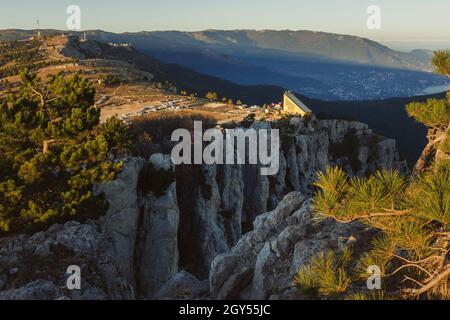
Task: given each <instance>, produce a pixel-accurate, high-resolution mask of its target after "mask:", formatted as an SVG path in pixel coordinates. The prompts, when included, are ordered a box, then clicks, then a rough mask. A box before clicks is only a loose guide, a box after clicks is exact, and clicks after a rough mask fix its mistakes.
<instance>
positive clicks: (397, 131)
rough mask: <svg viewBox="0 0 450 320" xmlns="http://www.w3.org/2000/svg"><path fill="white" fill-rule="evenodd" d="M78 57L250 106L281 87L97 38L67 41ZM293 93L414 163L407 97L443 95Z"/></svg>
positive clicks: (420, 137)
mask: <svg viewBox="0 0 450 320" xmlns="http://www.w3.org/2000/svg"><path fill="white" fill-rule="evenodd" d="M70 52H71V53H72V54H74V53H75V54H76V55H77V56H78V57H80V55H82V57H81V58H95V59H113V60H123V61H127V62H129V63H131V64H133V65H135V66H136V67H137V68H138V69H141V70H144V71H147V72H150V73H152V74H153V75H154V76H155V77H156V79H157V80H160V81H165V80H167V81H170V82H172V83H174V84H175V85H176V86H177V87H178V88H182V89H187V90H189V92H197V93H199V95H200V96H204V94H205V93H206V92H208V91H215V92H217V93H218V94H219V96H221V97H222V96H226V97H231V98H233V99H235V100H237V99H241V100H243V101H244V102H245V103H249V104H263V103H267V102H275V101H279V100H280V99H281V97H282V95H283V91H284V89H283V88H282V87H277V86H267V85H254V86H243V85H239V84H235V83H232V82H230V81H227V80H223V79H220V78H217V77H213V76H209V75H205V74H201V73H198V72H195V71H193V70H191V69H188V68H185V67H181V66H179V65H176V64H167V63H164V62H161V61H159V60H158V59H154V58H152V57H150V56H148V55H144V54H142V53H140V52H139V51H137V50H136V49H135V48H133V47H121V46H109V45H107V44H104V43H102V42H97V41H87V42H81V43H79V42H71V45H70V47H68V48H67V52H65V53H66V54H69V55H70ZM297 96H298V97H299V98H300V99H301V100H302V101H303V102H304V103H305V104H306V105H308V106H309V107H310V108H311V109H312V110H313V112H314V113H315V114H316V115H317V116H318V117H321V118H337V119H346V120H356V121H361V122H364V123H367V124H369V126H370V127H371V128H373V129H374V131H375V132H377V133H379V134H382V135H383V136H386V137H390V138H394V139H396V140H397V141H398V146H399V150H400V152H401V155H402V156H403V157H405V159H406V160H407V161H408V163H409V165H411V166H412V165H413V164H414V163H415V162H416V160H417V159H418V157H419V155H420V153H421V152H422V150H423V148H424V146H425V145H426V142H427V139H426V128H425V126H423V125H422V124H420V123H418V122H416V121H414V120H413V119H411V118H409V117H408V115H407V114H406V111H405V106H406V104H408V103H409V102H412V101H425V100H426V99H428V98H442V97H443V96H444V94H443V93H442V94H436V95H427V96H417V97H407V98H394V99H387V100H371V101H321V100H317V99H311V98H309V97H306V96H302V95H301V94H299V93H297Z"/></svg>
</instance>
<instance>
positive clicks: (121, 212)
mask: <svg viewBox="0 0 450 320" xmlns="http://www.w3.org/2000/svg"><path fill="white" fill-rule="evenodd" d="M283 121H284V122H283ZM268 126H272V128H276V127H277V128H280V130H281V142H282V143H281V146H280V148H281V149H280V170H279V172H278V174H277V175H276V176H271V177H270V176H269V177H268V176H261V175H260V174H259V173H260V170H259V169H260V168H259V166H257V165H181V166H177V167H176V168H173V167H172V164H171V161H170V156H168V155H162V154H155V155H152V157H151V158H150V159H149V160H148V161H147V160H145V159H142V158H128V159H125V161H124V169H123V171H122V172H121V174H120V175H119V177H118V179H117V180H115V181H112V182H109V183H106V184H103V185H101V186H99V187H97V188H96V190H95V191H96V192H103V193H105V195H106V198H107V199H108V201H109V203H110V208H109V210H108V212H107V214H106V215H105V216H104V217H102V218H100V219H99V220H98V221H90V222H88V223H85V224H80V223H76V222H69V223H67V224H65V225H64V226H59V225H57V226H54V227H52V228H50V229H49V230H47V231H46V232H42V233H39V234H37V235H34V236H32V237H30V236H25V235H19V236H16V237H12V238H6V239H1V240H0V290H3V291H0V299H6V298H14V297H16V298H26V299H28V298H36V299H43V298H49V299H59V298H64V299H65V298H70V299H101V298H119V299H134V298H147V299H155V298H161V299H165V298H170V297H172V298H198V297H202V298H205V297H212V298H219V299H228V298H251V299H262V298H293V297H295V294H294V293H296V291H292V290H290V281H291V280H292V274H293V273H295V271H296V270H297V269H298V267H299V266H301V265H302V264H303V263H305V262H306V260H307V259H308V258H309V257H310V256H311V255H313V254H314V253H316V252H317V251H319V250H322V249H325V248H328V247H334V246H336V245H338V244H339V243H343V242H346V241H348V240H349V239H353V238H355V239H361V237H364V236H365V232H366V231H364V230H363V229H362V228H361V227H360V226H355V225H348V226H340V225H338V224H336V223H332V222H324V223H322V224H320V225H313V224H312V223H311V209H310V201H309V200H307V199H308V198H310V196H311V194H312V182H313V179H314V176H315V174H316V172H317V171H320V170H323V169H325V168H326V166H327V165H333V164H339V165H341V166H343V167H344V168H345V169H346V170H347V171H348V172H349V173H350V174H354V175H363V174H366V173H370V172H373V171H374V170H376V169H378V168H381V167H383V168H387V169H399V170H400V171H402V172H405V171H406V170H407V169H406V165H405V164H404V163H403V162H402V161H400V160H399V157H398V154H397V151H396V147H395V141H393V140H390V139H386V138H382V137H379V136H377V135H375V134H373V133H372V131H371V130H370V129H369V128H368V127H367V126H366V125H364V124H362V123H359V122H349V121H343V120H324V121H318V120H316V119H314V118H313V119H309V120H308V119H299V118H291V119H287V120H282V121H280V122H279V123H267V122H256V123H254V124H253V125H252V127H253V128H264V127H268ZM283 198H284V200H283V201H281V200H282V199H283ZM280 201H281V202H280ZM265 212H268V213H265ZM248 231H250V232H248ZM368 232H369V231H368ZM369 233H370V232H369ZM243 234H244V235H243ZM38 257H39V259H38ZM61 257H63V258H61ZM35 260H38V261H41V263H42V265H41V266H40V267H36V265H35V264H34V263H33V264H32V263H30V261H35ZM72 264H75V265H79V266H80V267H81V268H82V270H83V274H82V277H83V288H82V290H81V292H78V291H68V290H67V289H65V278H66V277H67V275H66V274H65V270H66V268H67V266H69V265H72ZM211 266H212V267H211ZM183 270H184V271H183ZM83 275H84V276H83ZM208 278H209V282H210V289H211V292H210V293H209V292H208V291H209V290H208V288H207V287H208V285H207V281H205V280H207V279H208ZM180 290H181V291H183V292H184V293H183V294H180V293H179V292H178V291H180ZM177 292H178V293H177ZM291 294H294V295H291Z"/></svg>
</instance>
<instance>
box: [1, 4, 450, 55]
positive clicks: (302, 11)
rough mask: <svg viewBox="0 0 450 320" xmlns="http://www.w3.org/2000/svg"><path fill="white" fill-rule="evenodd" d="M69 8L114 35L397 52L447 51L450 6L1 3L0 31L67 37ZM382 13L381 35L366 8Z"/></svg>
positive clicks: (88, 25)
mask: <svg viewBox="0 0 450 320" xmlns="http://www.w3.org/2000/svg"><path fill="white" fill-rule="evenodd" d="M69 5H78V6H79V7H80V8H81V23H82V25H81V28H82V29H84V30H87V29H102V30H106V31H112V32H135V31H154V30H180V31H200V30H206V29H227V30H230V29H257V30H264V29H275V30H285V29H289V30H313V31H324V32H334V33H341V34H351V35H358V36H363V37H368V38H371V39H373V40H376V41H380V42H383V43H386V44H390V45H392V46H394V47H397V48H401V47H405V49H407V48H408V47H410V46H414V47H421V48H430V49H435V48H436V47H442V46H443V45H444V44H446V45H447V47H450V1H449V0H313V1H311V0H164V1H162V0H120V1H116V0H95V1H94V0H90V1H88V0H71V1H67V0H15V1H11V0H0V29H11V28H19V29H35V28H36V17H39V19H40V23H41V28H53V29H62V30H66V29H67V26H66V20H67V18H68V17H69V15H68V14H67V13H66V9H67V7H68V6H69ZM370 5H376V6H378V7H379V8H380V9H381V29H379V30H370V29H368V27H367V23H366V22H367V19H368V18H369V15H368V14H367V12H366V11H367V8H368V7H369V6H370Z"/></svg>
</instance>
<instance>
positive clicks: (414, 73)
mask: <svg viewBox="0 0 450 320" xmlns="http://www.w3.org/2000/svg"><path fill="white" fill-rule="evenodd" d="M87 34H88V36H89V37H92V38H95V39H97V40H101V41H106V42H110V41H111V42H119V43H131V44H133V45H134V46H136V48H138V49H139V50H140V51H142V52H144V53H146V54H149V55H152V56H154V57H156V58H158V59H160V60H162V61H164V62H167V63H176V64H179V65H183V66H185V67H188V68H190V69H193V70H195V71H197V72H201V73H205V74H209V75H212V76H216V77H220V78H223V79H226V80H229V81H232V82H235V83H238V84H242V85H256V84H270V85H276V86H282V87H285V88H288V89H291V90H294V91H297V92H301V93H302V94H303V95H305V96H308V97H312V98H316V99H321V100H376V99H385V98H391V97H406V96H413V95H418V94H423V93H424V90H426V89H428V88H429V87H437V86H442V85H445V84H446V83H448V80H447V79H444V78H443V77H440V76H438V75H435V74H432V73H428V72H422V71H423V70H427V71H429V70H431V67H430V64H429V61H430V57H427V54H424V52H422V51H417V52H414V53H413V54H408V53H402V52H397V51H394V50H391V49H389V48H388V47H385V46H383V45H381V44H378V43H376V42H374V41H371V40H368V39H363V38H359V37H354V36H345V35H336V34H329V33H323V32H310V31H296V32H294V31H252V30H236V31H218V30H207V31H202V32H191V33H189V32H178V31H166V32H139V33H123V34H113V33H108V32H103V31H89V32H87Z"/></svg>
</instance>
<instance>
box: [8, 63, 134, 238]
mask: <svg viewBox="0 0 450 320" xmlns="http://www.w3.org/2000/svg"><path fill="white" fill-rule="evenodd" d="M21 78H22V83H21V87H20V88H19V89H18V90H17V92H14V93H13V92H9V94H8V96H7V97H6V98H5V99H2V100H0V234H2V233H8V232H9V233H11V232H23V231H36V230H39V229H42V228H44V227H46V226H48V225H49V224H51V223H56V222H65V221H67V220H68V219H84V218H87V217H92V216H96V215H99V214H102V213H104V212H105V210H106V203H105V201H104V200H103V199H102V197H101V196H96V195H94V194H93V191H92V187H93V185H94V184H97V183H100V182H102V181H105V180H110V179H113V178H114V177H115V174H116V173H117V172H118V171H119V170H120V168H121V164H120V163H110V162H109V161H108V155H109V153H110V150H111V149H124V148H128V147H129V146H130V143H131V142H130V139H129V138H127V128H126V127H125V125H124V124H123V123H121V122H119V121H118V120H117V119H113V120H111V121H109V122H108V123H106V124H104V125H102V126H99V116H100V112H99V110H98V109H96V108H95V107H93V104H94V96H95V90H94V88H93V87H92V85H91V84H90V83H89V81H87V80H86V79H84V78H81V77H80V76H79V75H73V76H70V77H65V76H63V75H62V74H58V75H55V76H53V77H51V78H49V80H48V81H47V82H44V81H42V80H41V79H39V78H38V77H37V76H36V75H35V74H31V73H29V72H28V71H26V70H25V71H24V72H22V73H21ZM113 131H114V132H113ZM117 132H120V135H118V134H117Z"/></svg>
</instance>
